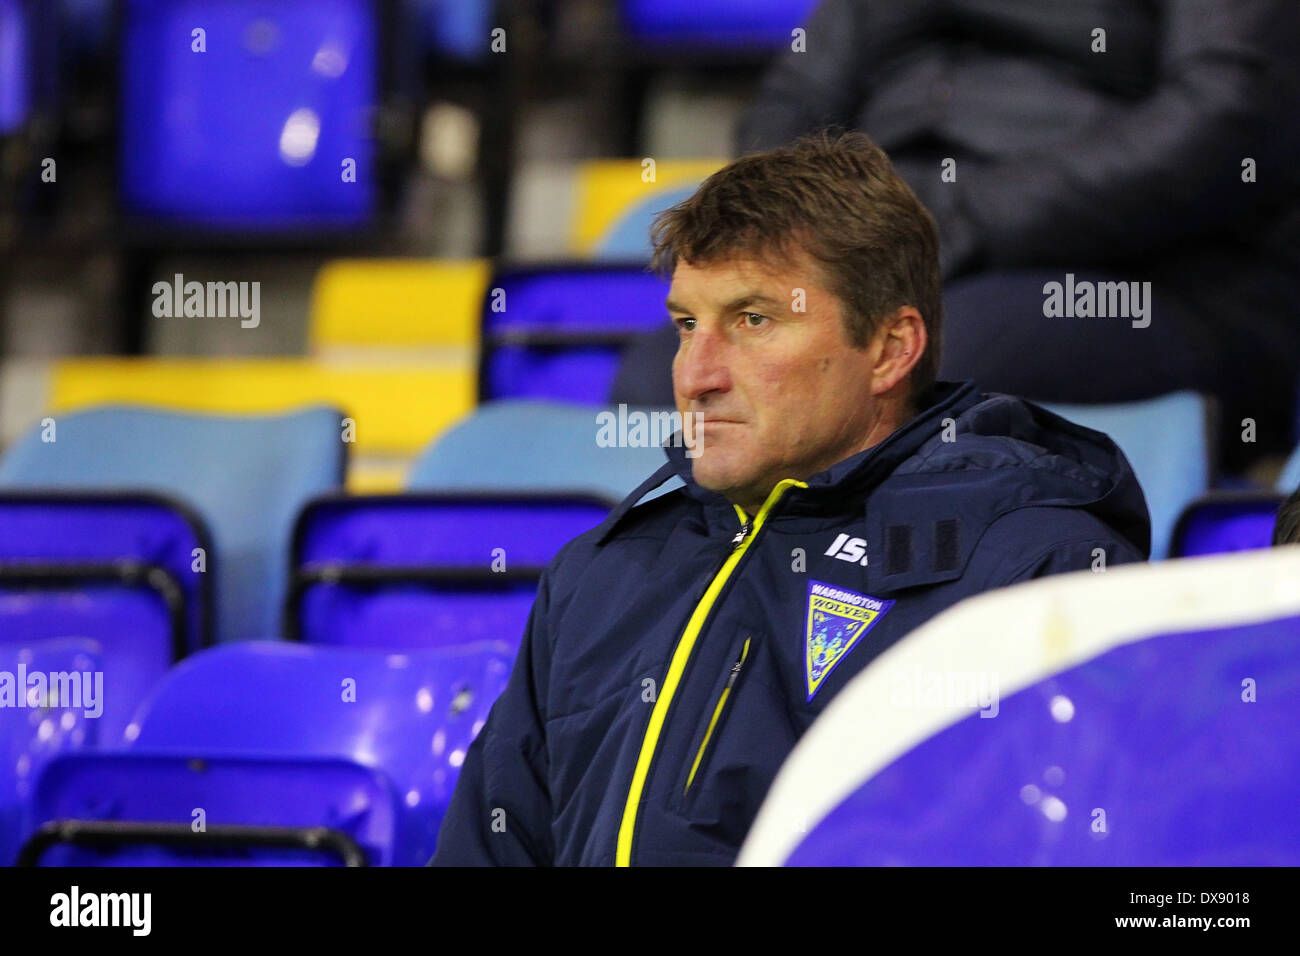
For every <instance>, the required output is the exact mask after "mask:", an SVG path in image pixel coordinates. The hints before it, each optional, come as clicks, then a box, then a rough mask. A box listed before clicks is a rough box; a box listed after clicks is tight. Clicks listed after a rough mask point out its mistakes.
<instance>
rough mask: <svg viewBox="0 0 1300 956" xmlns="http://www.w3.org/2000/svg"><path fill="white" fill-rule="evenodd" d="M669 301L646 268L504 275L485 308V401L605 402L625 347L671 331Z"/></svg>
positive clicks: (536, 269)
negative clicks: (647, 334)
mask: <svg viewBox="0 0 1300 956" xmlns="http://www.w3.org/2000/svg"><path fill="white" fill-rule="evenodd" d="M667 294H668V283H666V282H665V281H664V280H663V279H661V278H659V277H658V276H656V275H653V274H652V273H649V272H647V271H646V269H645V267H644V264H643V263H637V264H626V265H609V266H597V265H591V264H567V265H554V266H544V267H543V266H516V267H507V268H504V269H501V270H499V271H498V272H497V274H496V275H495V276H493V278H492V283H491V293H490V294H489V295H488V296H487V297H486V298H485V299H484V300H483V315H482V334H481V341H482V351H481V352H480V362H479V400H480V401H484V402H487V401H495V400H498V399H524V398H532V399H554V400H559V401H570V402H590V403H596V402H604V401H605V400H606V399H608V398H609V394H610V390H611V389H612V388H613V384H614V377H615V375H616V374H617V373H618V363H619V359H620V356H621V354H622V351H623V349H624V347H625V346H626V345H627V344H628V342H629V341H630V340H631V339H632V338H633V337H635V336H636V335H638V334H641V333H644V332H648V331H651V330H653V329H656V328H658V327H659V326H661V325H664V324H666V323H667V321H668V320H667V311H666V310H665V308H664V297H665V296H666V295H667Z"/></svg>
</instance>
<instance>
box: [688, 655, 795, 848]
mask: <svg viewBox="0 0 1300 956" xmlns="http://www.w3.org/2000/svg"><path fill="white" fill-rule="evenodd" d="M722 661H725V663H722ZM722 661H719V660H718V658H714V662H713V664H712V670H713V680H712V682H711V686H710V689H709V692H708V697H707V703H706V705H705V707H704V708H703V709H702V710H701V711H699V712H697V713H696V715H695V718H694V721H695V722H694V726H693V728H692V732H691V735H690V737H689V738H685V737H684V738H683V739H684V740H686V741H687V742H686V743H685V746H684V749H683V750H682V751H681V758H680V759H681V765H680V768H679V770H678V772H677V774H675V778H674V792H673V793H672V794H671V795H669V796H668V799H669V806H670V808H671V809H672V810H673V811H674V812H675V813H676V814H677V815H679V816H681V817H684V818H685V819H686V820H687V821H689V825H690V827H691V829H692V830H693V831H694V832H695V833H696V834H698V835H700V836H705V837H708V838H711V839H714V840H716V841H718V842H719V843H720V844H722V845H726V846H733V847H734V846H738V845H739V841H740V840H742V839H743V838H744V835H745V833H746V831H747V830H748V829H749V826H750V824H752V823H753V819H754V814H756V813H757V812H758V807H759V804H760V803H761V802H762V800H763V797H764V796H765V795H766V793H767V789H768V787H769V786H770V785H771V782H772V778H773V777H774V776H775V774H776V771H777V769H778V768H779V767H780V765H781V762H782V761H783V760H784V759H785V757H786V755H787V754H788V753H789V751H790V748H791V747H793V746H794V742H795V741H796V740H797V739H798V736H799V733H800V726H799V725H800V724H801V723H802V721H801V720H800V719H799V718H798V717H796V716H795V715H792V714H791V712H790V708H789V705H788V702H787V700H786V695H785V693H784V692H783V690H782V688H781V684H780V676H779V670H778V669H777V668H778V663H777V661H776V659H775V658H774V657H773V649H772V647H771V645H770V643H769V642H768V640H767V638H766V636H765V635H764V634H763V633H760V632H759V631H756V630H744V631H741V632H738V633H737V636H736V638H735V640H734V641H733V643H732V644H731V645H730V646H729V648H728V650H727V652H726V656H725V658H723V659H722ZM697 679H699V680H701V682H702V681H703V678H702V677H697Z"/></svg>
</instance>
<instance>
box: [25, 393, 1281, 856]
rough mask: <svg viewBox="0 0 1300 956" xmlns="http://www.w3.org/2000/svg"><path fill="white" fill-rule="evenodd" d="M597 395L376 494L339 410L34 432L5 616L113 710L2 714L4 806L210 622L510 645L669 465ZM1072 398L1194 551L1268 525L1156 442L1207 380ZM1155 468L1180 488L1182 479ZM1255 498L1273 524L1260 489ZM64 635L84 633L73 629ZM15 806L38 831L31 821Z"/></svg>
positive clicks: (548, 408)
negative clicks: (15, 750)
mask: <svg viewBox="0 0 1300 956" xmlns="http://www.w3.org/2000/svg"><path fill="white" fill-rule="evenodd" d="M595 411H596V409H595V408H594V407H592V406H581V405H562V404H556V403H537V402H502V403H495V404H489V405H485V406H483V407H482V408H481V409H480V411H479V412H477V413H476V414H475V415H473V416H470V417H469V418H468V419H467V420H466V421H464V422H462V423H461V424H460V425H459V426H457V427H456V428H454V429H452V430H451V431H450V432H448V433H447V434H446V435H445V436H443V438H442V439H440V440H439V441H438V442H436V443H435V444H434V445H433V446H432V447H431V448H430V449H429V450H428V452H427V453H426V454H425V455H423V456H422V457H421V459H420V460H419V461H418V462H417V464H416V467H415V468H414V469H413V472H412V482H411V487H410V488H409V489H408V490H407V491H406V492H405V493H403V494H400V495H382V496H349V495H345V494H342V493H341V491H340V476H341V470H342V455H343V448H344V447H345V443H343V442H341V441H340V440H339V421H340V414H339V413H338V412H336V411H332V410H329V409H316V410H310V411H305V412H301V413H298V414H296V415H291V416H284V417H281V418H271V419H243V420H241V419H231V418H224V417H221V418H212V417H205V416H197V417H196V416H181V415H176V414H174V413H163V412H148V411H145V410H141V409H100V410H94V411H90V412H86V413H83V414H81V415H73V416H66V417H63V418H61V419H60V420H59V422H58V431H57V437H56V438H55V440H53V441H42V440H41V435H40V434H39V433H38V434H33V435H32V436H29V438H28V439H27V440H26V441H24V442H20V443H19V444H18V445H16V446H15V447H14V448H12V449H11V450H10V451H9V453H8V454H7V455H6V457H5V459H4V461H3V462H0V486H4V487H6V488H7V489H8V490H7V491H5V492H4V494H3V496H2V497H0V586H2V587H3V599H2V600H0V617H3V619H4V623H3V625H0V633H3V634H4V635H5V638H6V640H5V642H4V643H6V644H7V645H9V646H10V647H11V648H17V649H18V651H19V653H20V654H28V655H30V656H32V657H33V659H36V658H42V657H48V656H49V655H50V654H54V655H55V657H56V658H57V656H58V654H63V655H64V657H65V658H68V661H69V662H68V663H67V664H66V666H55V663H57V661H55V662H54V663H52V664H51V665H50V666H49V667H47V668H46V669H47V670H54V671H58V670H65V671H71V670H79V671H87V670H88V671H99V672H101V673H103V675H104V679H105V681H106V687H107V692H106V693H105V695H104V698H103V699H102V700H101V704H102V710H103V713H102V718H101V719H99V720H97V721H86V720H80V719H78V718H77V716H76V714H75V713H72V712H71V711H68V710H67V709H65V710H64V711H61V712H59V713H58V714H54V713H53V712H50V711H48V710H47V711H46V712H42V711H41V710H39V709H35V710H31V711H21V710H20V711H10V712H9V713H8V715H7V717H8V719H10V720H11V722H12V721H13V720H15V719H20V718H21V719H25V720H26V721H27V722H26V723H23V722H22V720H20V722H19V724H17V725H13V726H11V727H9V728H7V729H6V731H5V736H6V737H7V738H9V737H10V735H11V734H12V737H11V739H10V741H9V743H10V746H11V747H15V746H16V747H19V748H20V752H19V755H18V757H17V758H15V761H14V762H13V764H12V766H13V767H15V768H21V769H22V770H23V772H22V773H20V774H19V778H20V779H18V780H16V781H14V782H13V784H12V785H11V786H9V788H8V791H7V793H0V803H6V806H7V810H6V811H5V812H6V813H8V815H9V818H10V820H11V824H12V823H13V821H14V820H15V819H16V817H15V814H18V813H20V812H21V813H28V814H34V815H35V817H38V818H41V819H42V820H46V819H48V818H46V817H44V816H43V814H44V812H45V811H43V810H37V809H35V805H34V804H32V803H31V800H32V799H33V791H31V786H32V780H34V779H37V771H38V770H39V769H40V767H41V766H43V764H44V762H45V761H47V760H48V759H49V758H50V757H51V756H52V754H53V753H56V752H58V750H60V749H78V750H79V749H83V748H86V747H95V748H99V749H107V750H113V751H115V750H116V749H118V748H121V747H125V746H127V745H134V744H135V743H136V742H138V734H139V733H140V728H141V727H142V726H143V721H142V719H141V718H140V717H139V714H140V713H142V712H146V713H147V712H148V710H149V707H150V706H152V705H151V704H149V701H150V700H151V699H152V697H151V695H156V694H159V693H163V692H164V691H163V689H164V688H166V687H167V685H168V682H169V681H170V680H172V679H173V677H174V676H175V675H176V674H178V673H181V672H182V671H181V670H180V669H179V668H178V667H177V666H176V665H177V664H178V662H181V661H182V660H185V661H192V660H198V659H201V658H205V657H206V656H208V655H211V654H212V653H213V650H204V648H205V647H206V646H207V645H208V644H210V643H211V642H212V641H213V639H214V637H215V638H216V639H217V640H218V641H220V642H227V643H230V642H235V641H241V640H243V639H246V638H255V637H269V636H273V635H275V634H276V633H277V631H278V625H279V617H280V615H281V614H282V613H283V615H284V625H285V632H286V634H287V636H289V637H291V638H296V639H297V640H298V641H300V642H305V644H306V646H309V647H310V648H312V652H319V653H323V654H327V653H330V652H333V651H336V650H337V651H342V652H347V653H362V654H368V655H371V656H372V657H371V659H379V658H378V657H375V656H374V655H378V656H379V657H385V656H387V655H391V654H394V653H396V654H399V655H405V654H424V653H434V654H436V653H440V652H442V651H446V652H448V653H454V652H455V651H456V649H457V648H463V647H466V646H469V645H471V644H476V643H477V644H482V643H484V642H487V643H490V644H492V645H493V646H494V647H495V648H496V649H497V651H498V652H499V655H500V657H501V658H502V659H503V660H505V661H509V659H510V658H511V656H512V654H513V650H514V647H515V645H516V642H517V641H518V638H519V636H520V634H521V633H522V631H523V627H524V624H525V621H526V619H527V614H528V611H529V608H530V606H531V602H532V599H533V596H534V594H535V589H536V582H537V579H538V576H539V575H540V573H541V569H542V568H543V567H544V566H545V565H546V564H547V563H548V562H549V560H550V559H551V557H553V556H554V554H555V553H556V551H558V549H559V548H560V547H561V546H562V545H563V544H564V542H566V541H567V540H569V539H570V538H572V537H574V536H575V535H577V534H579V533H581V532H582V531H583V530H585V529H587V528H590V527H592V526H594V525H596V524H597V523H599V521H600V520H602V519H603V517H604V516H605V514H606V513H607V512H608V509H609V508H610V506H611V505H612V504H613V503H614V502H615V501H617V500H618V499H619V498H621V497H622V496H623V495H625V494H626V493H627V492H628V491H629V490H630V489H631V488H632V487H634V486H635V485H636V484H638V483H639V482H640V481H641V479H643V478H644V477H645V476H646V475H648V474H649V473H651V472H652V471H653V470H654V469H655V468H657V467H658V465H659V464H660V463H661V462H662V451H661V450H660V449H658V448H654V447H643V448H603V447H600V445H599V444H598V443H597V442H596V441H595V440H594V439H595V437H596V432H595V429H596V428H597V419H596V417H595ZM1060 411H1062V412H1064V413H1066V414H1067V415H1069V416H1070V417H1074V418H1076V419H1078V420H1082V421H1083V422H1084V423H1085V424H1089V425H1092V426H1094V427H1103V428H1106V429H1108V430H1109V431H1110V432H1111V433H1112V434H1114V435H1115V436H1116V437H1117V439H1118V440H1119V441H1120V443H1121V446H1122V447H1126V448H1131V452H1130V454H1131V456H1132V457H1133V460H1134V465H1135V469H1136V470H1137V472H1138V475H1139V478H1140V479H1141V480H1142V481H1143V482H1144V484H1148V485H1149V487H1148V493H1149V497H1151V503H1152V511H1153V514H1154V515H1157V516H1158V515H1159V514H1164V515H1166V516H1168V517H1167V518H1166V519H1164V520H1165V521H1166V524H1167V525H1171V524H1172V523H1173V521H1172V518H1173V517H1174V516H1177V514H1178V513H1179V511H1180V510H1182V511H1184V512H1185V516H1184V518H1183V519H1182V521H1181V522H1179V523H1178V527H1179V529H1180V535H1179V537H1178V538H1177V540H1178V541H1179V542H1180V545H1179V546H1180V547H1193V546H1195V547H1200V548H1204V547H1205V546H1206V541H1208V540H1209V539H1208V538H1207V537H1206V535H1205V534H1204V533H1203V529H1204V528H1206V527H1209V528H1211V530H1213V529H1214V528H1215V527H1218V528H1219V529H1220V531H1222V530H1223V529H1224V528H1227V529H1228V531H1227V534H1228V537H1229V538H1230V539H1233V542H1230V543H1233V546H1237V545H1241V544H1243V543H1245V544H1250V543H1252V542H1251V541H1250V540H1248V539H1247V538H1243V537H1242V536H1241V534H1240V533H1239V531H1238V530H1237V528H1236V525H1235V524H1233V522H1235V521H1236V520H1237V518H1238V517H1239V511H1233V512H1231V513H1230V514H1228V518H1229V519H1231V520H1227V519H1225V520H1224V521H1218V522H1217V523H1216V520H1215V519H1216V516H1217V515H1220V514H1222V513H1223V512H1222V507H1223V504H1224V499H1223V498H1222V497H1221V496H1220V497H1218V498H1210V499H1207V500H1206V501H1205V502H1203V503H1196V504H1193V505H1192V506H1191V507H1185V506H1186V505H1188V503H1189V502H1190V500H1191V499H1193V498H1195V496H1196V494H1197V493H1198V492H1199V491H1203V490H1204V486H1205V482H1206V475H1205V473H1204V471H1202V472H1201V474H1200V476H1199V480H1191V481H1188V480H1187V479H1188V476H1189V475H1192V476H1195V475H1196V469H1197V467H1198V462H1199V463H1201V467H1202V468H1203V462H1204V460H1205V453H1204V447H1201V446H1197V445H1196V444H1195V443H1189V442H1187V441H1183V442H1178V443H1174V444H1173V445H1171V446H1169V447H1162V446H1160V445H1159V444H1158V443H1156V441H1155V440H1156V439H1157V438H1159V437H1160V436H1169V435H1179V434H1180V435H1183V436H1187V435H1195V434H1201V435H1203V434H1204V429H1203V428H1201V427H1199V426H1201V425H1203V424H1204V412H1205V409H1204V403H1203V402H1202V401H1201V400H1200V399H1199V398H1197V397H1196V396H1189V395H1175V396H1169V397H1167V398H1165V399H1161V400H1157V401H1156V402H1154V403H1150V404H1149V405H1148V406H1147V408H1146V413H1147V414H1146V419H1145V421H1146V426H1145V427H1146V429H1147V430H1148V432H1149V435H1148V437H1146V438H1144V437H1143V433H1142V431H1141V429H1137V430H1133V426H1134V424H1135V423H1139V422H1141V421H1142V420H1143V416H1142V415H1139V414H1137V413H1136V410H1135V409H1132V408H1130V409H1128V410H1127V411H1126V414H1123V415H1118V416H1116V417H1114V419H1113V421H1108V420H1107V416H1108V415H1115V410H1113V409H1106V408H1094V409H1087V408H1084V409H1074V410H1070V409H1060ZM1180 416H1185V417H1183V418H1180ZM1126 427H1127V429H1129V430H1128V431H1126ZM1189 448H1190V449H1191V450H1192V453H1191V454H1190V456H1189V455H1188V454H1187V450H1188V449H1189ZM1148 475H1149V476H1151V478H1154V479H1159V478H1161V477H1167V476H1170V475H1173V476H1178V477H1179V478H1180V479H1181V480H1182V481H1183V484H1182V485H1181V486H1177V487H1174V488H1173V491H1170V488H1171V486H1170V485H1169V484H1168V483H1167V482H1166V483H1164V484H1162V483H1160V482H1159V481H1154V482H1151V481H1149V480H1148ZM70 486H73V487H70ZM669 487H671V485H670V486H669ZM56 488H57V489H59V490H54V489H56ZM1153 491H1155V492H1158V493H1164V492H1168V493H1170V494H1171V495H1179V496H1181V497H1179V498H1177V499H1176V500H1174V499H1172V498H1171V499H1169V500H1161V499H1159V498H1158V497H1157V495H1156V494H1152V492H1153ZM1232 500H1233V501H1239V500H1244V499H1232ZM1253 500H1254V501H1255V503H1256V504H1260V508H1258V509H1257V511H1258V514H1259V516H1261V517H1260V520H1259V521H1257V524H1258V526H1259V528H1261V529H1263V528H1264V525H1265V524H1266V523H1267V522H1266V521H1265V520H1264V519H1263V517H1262V516H1263V515H1264V511H1263V510H1262V504H1261V503H1262V502H1263V500H1264V499H1263V497H1262V496H1258V497H1257V498H1256V499H1253ZM1180 502H1181V504H1180ZM1158 506H1159V507H1158ZM1159 508H1163V511H1160V510H1159ZM1216 509H1218V510H1216ZM1158 526H1159V524H1158ZM1198 529H1202V530H1198ZM1198 535H1199V536H1198ZM1233 536H1235V538H1234V537H1233ZM1220 537H1223V535H1222V534H1221V535H1220ZM1254 543H1256V544H1259V545H1263V544H1266V543H1267V540H1266V539H1265V540H1259V541H1255V542H1254ZM1178 553H1182V552H1178ZM68 634H77V635H79V636H80V637H81V638H83V641H82V642H81V643H77V642H73V644H71V645H68V644H66V643H65V644H60V643H59V639H60V638H63V637H65V636H66V635H68ZM85 638H89V640H84V639H85ZM50 641H54V645H53V647H52V648H51V646H50V644H49V642H50ZM230 646H232V647H240V646H243V645H241V644H233V643H230ZM300 649H302V648H300ZM215 650H217V651H224V650H225V648H224V647H223V648H217V649H215ZM73 659H79V660H93V661H94V662H95V663H94V666H86V667H76V666H73V665H74V663H75V662H74V660H73ZM259 660H260V658H259ZM295 660H297V658H295ZM249 666H258V665H257V664H252V665H249ZM457 666H459V665H457ZM4 669H5V668H3V667H0V670H4ZM28 669H29V671H34V670H36V669H38V668H37V667H36V666H35V665H34V664H32V665H28ZM11 671H12V669H11ZM399 703H400V702H399ZM190 706H191V708H193V707H195V706H197V705H195V704H194V703H193V701H191V703H190ZM141 708H143V711H142V710H141ZM206 712H208V713H211V712H213V711H210V710H209V711H206ZM351 713H354V714H355V713H360V710H359V709H354V710H353V711H351ZM250 746H252V745H250ZM52 747H53V748H54V751H51V749H50V748H52ZM286 747H287V745H286ZM236 749H239V747H238V746H237V747H236ZM254 749H255V747H254ZM291 749H292V748H288V749H287V750H286V751H285V752H288V750H291ZM334 756H337V754H335V755H334ZM362 763H364V761H362ZM168 772H170V771H168ZM70 779H76V780H81V779H83V778H80V777H73V778H70ZM121 779H122V780H123V781H129V780H130V779H134V778H131V777H130V776H129V775H127V776H123V777H121ZM141 779H143V778H141ZM123 785H125V783H124V784H123ZM4 787H5V784H4V783H3V781H0V790H3V788H4ZM15 808H17V809H15ZM23 808H26V809H25V810H23ZM23 820H24V823H23V824H22V825H25V826H26V827H27V828H28V829H27V830H23V831H22V832H24V833H28V832H29V831H30V828H31V826H32V823H33V818H32V817H30V816H29V817H24V818H23ZM38 822H39V821H38ZM267 825H268V826H269V825H270V824H267ZM16 832H17V831H16V830H11V831H10V834H11V839H10V842H13V834H14V833H16ZM434 832H436V828H434ZM87 839H90V840H92V842H93V840H94V839H95V838H94V837H93V836H91V837H87ZM399 842H400V845H402V846H407V845H408V844H407V843H405V842H401V841H399ZM291 849H292V848H291ZM69 852H71V851H69ZM294 852H297V851H294ZM420 852H424V845H423V844H421V850H420ZM345 855H346V854H345ZM367 858H370V857H367ZM374 858H375V859H387V858H386V857H383V856H379V857H374Z"/></svg>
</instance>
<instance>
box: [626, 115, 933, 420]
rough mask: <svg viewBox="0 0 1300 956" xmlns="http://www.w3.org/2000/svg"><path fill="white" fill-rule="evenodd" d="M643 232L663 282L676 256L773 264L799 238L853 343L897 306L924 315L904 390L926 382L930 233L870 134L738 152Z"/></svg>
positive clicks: (818, 137)
mask: <svg viewBox="0 0 1300 956" xmlns="http://www.w3.org/2000/svg"><path fill="white" fill-rule="evenodd" d="M650 235H651V240H652V242H653V245H654V256H653V259H652V260H651V266H652V268H653V269H654V271H655V272H657V273H658V274H660V275H662V276H665V277H669V276H671V275H672V273H673V270H674V269H675V268H676V267H677V262H678V260H679V259H680V260H685V261H686V262H688V263H690V264H692V265H694V264H697V263H709V262H718V261H722V260H725V259H729V258H733V257H737V256H740V257H744V258H752V259H757V260H759V261H764V262H775V261H778V260H779V259H781V258H785V257H788V256H789V253H790V251H791V248H790V247H791V244H792V243H797V244H798V245H801V246H802V247H803V248H804V249H806V250H807V251H808V252H809V253H810V254H811V255H812V256H813V257H814V258H815V259H817V260H818V261H820V262H821V263H822V266H823V273H824V278H825V280H826V281H825V285H826V287H827V288H828V289H829V290H830V291H831V292H832V293H834V294H835V295H836V296H837V297H838V298H839V300H840V302H841V303H842V304H843V306H844V315H845V326H846V328H845V331H846V333H847V337H848V340H849V342H850V344H851V345H852V346H853V347H854V348H864V347H865V346H866V345H867V343H868V342H870V341H871V337H872V336H873V335H874V334H875V332H876V328H877V324H878V323H879V322H880V320H881V319H882V318H883V317H884V316H886V315H889V314H890V313H892V312H894V311H895V310H897V309H898V308H900V307H901V306H905V305H910V306H912V307H914V308H915V309H916V310H917V311H918V312H920V313H921V319H922V321H923V322H924V323H925V331H926V335H927V337H928V343H927V345H926V349H925V354H923V355H922V356H921V358H920V360H919V361H918V362H917V364H916V366H915V368H913V369H912V373H911V374H912V395H916V394H918V393H919V392H920V391H921V390H922V389H925V388H927V387H928V386H929V385H930V384H931V383H932V382H933V381H934V378H935V374H936V373H937V371H938V367H939V331H940V326H941V324H942V321H943V306H942V303H941V300H940V292H939V289H940V280H939V237H938V230H937V229H936V228H935V224H934V218H933V217H932V216H931V215H930V212H929V210H927V209H926V208H925V206H923V205H922V204H921V201H920V200H919V199H917V198H916V194H915V193H913V192H912V190H911V189H910V188H909V187H908V185H907V183H905V182H903V180H902V179H901V178H900V177H899V175H898V173H896V172H895V171H894V167H893V164H892V163H890V161H889V157H888V156H886V155H885V153H884V151H883V150H882V149H881V148H880V147H879V146H877V145H876V144H875V143H873V142H872V141H871V139H870V138H868V137H867V136H866V134H864V133H859V132H842V131H839V130H822V131H820V132H818V133H814V134H811V135H808V136H804V137H802V138H801V139H798V140H796V141H795V142H794V143H792V144H790V145H789V146H783V147H781V148H780V149H774V150H770V151H768V152H763V153H753V154H751V155H748V156H742V157H741V158H740V159H737V160H735V161H734V162H732V163H730V164H729V165H727V166H726V167H724V168H723V169H720V170H718V171H717V172H716V173H714V174H713V175H712V176H710V177H709V178H708V179H706V180H705V181H704V183H703V184H702V185H701V186H700V188H699V189H698V190H696V192H695V194H694V195H692V196H691V197H690V198H689V199H686V200H684V201H683V202H680V203H678V204H677V205H676V206H673V207H672V208H671V209H668V210H665V211H664V212H662V213H660V214H659V215H658V216H656V217H655V220H654V224H653V225H652V226H651V230H650Z"/></svg>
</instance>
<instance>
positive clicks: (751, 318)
mask: <svg viewBox="0 0 1300 956" xmlns="http://www.w3.org/2000/svg"><path fill="white" fill-rule="evenodd" d="M741 314H742V315H743V316H744V317H745V325H746V326H748V327H749V328H751V329H756V328H758V327H759V326H761V325H762V324H763V323H764V322H766V321H767V316H765V315H760V314H759V313H757V312H743V313H741Z"/></svg>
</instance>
